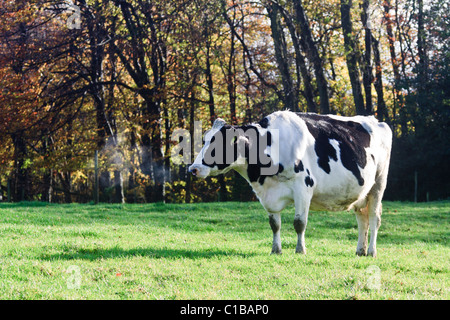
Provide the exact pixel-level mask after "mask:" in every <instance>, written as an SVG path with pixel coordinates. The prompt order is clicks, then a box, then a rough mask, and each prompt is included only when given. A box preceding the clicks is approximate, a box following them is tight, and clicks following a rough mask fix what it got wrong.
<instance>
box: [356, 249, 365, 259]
mask: <svg viewBox="0 0 450 320" xmlns="http://www.w3.org/2000/svg"><path fill="white" fill-rule="evenodd" d="M356 255H357V256H360V257H362V256H367V253H366V250H365V249H363V248H361V249H357V250H356Z"/></svg>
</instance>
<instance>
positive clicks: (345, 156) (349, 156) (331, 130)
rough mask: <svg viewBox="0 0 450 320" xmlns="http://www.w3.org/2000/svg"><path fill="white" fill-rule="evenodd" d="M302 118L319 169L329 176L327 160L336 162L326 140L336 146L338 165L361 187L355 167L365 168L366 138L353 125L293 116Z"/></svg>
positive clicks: (318, 117) (307, 115)
mask: <svg viewBox="0 0 450 320" xmlns="http://www.w3.org/2000/svg"><path fill="white" fill-rule="evenodd" d="M297 115H298V116H299V117H300V118H302V119H303V120H304V121H305V123H306V126H307V127H308V130H309V132H310V133H311V134H312V136H313V137H314V139H315V140H316V142H315V145H314V150H315V151H316V154H317V157H318V160H317V163H318V164H319V167H320V168H322V170H323V171H325V172H326V173H328V174H329V173H330V171H331V168H330V159H332V160H334V161H337V154H336V149H335V148H334V147H333V146H332V145H331V144H330V139H334V140H336V141H338V143H339V149H340V156H341V161H342V165H343V166H344V167H345V168H346V169H347V170H349V171H351V172H352V173H353V175H354V176H355V177H356V179H357V180H358V183H359V185H361V186H362V185H363V184H364V179H363V177H362V176H361V172H360V171H359V168H358V166H359V167H361V168H364V167H365V166H366V164H367V157H366V151H365V148H367V147H369V145H370V134H369V133H368V132H367V130H366V129H364V127H363V126H362V125H361V124H359V123H357V122H354V121H341V120H336V119H333V118H330V117H328V116H323V115H318V114H312V113H297Z"/></svg>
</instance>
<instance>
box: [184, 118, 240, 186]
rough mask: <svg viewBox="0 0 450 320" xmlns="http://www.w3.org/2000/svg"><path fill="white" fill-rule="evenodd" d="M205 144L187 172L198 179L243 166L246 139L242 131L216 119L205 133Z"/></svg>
mask: <svg viewBox="0 0 450 320" xmlns="http://www.w3.org/2000/svg"><path fill="white" fill-rule="evenodd" d="M204 139H205V144H204V146H203V148H202V150H201V151H200V153H199V154H198V155H197V157H196V159H195V161H194V163H193V164H192V165H191V166H190V167H189V172H191V173H192V174H193V175H194V176H197V177H199V178H205V177H207V176H210V175H211V176H216V175H218V174H221V173H226V172H228V171H229V170H231V169H233V168H236V167H237V166H239V165H245V149H246V148H247V147H246V146H247V145H248V138H247V137H246V136H245V135H244V132H243V130H242V129H240V128H237V127H233V126H230V125H227V124H225V121H224V120H223V119H220V118H218V119H216V121H214V124H213V126H212V128H211V130H209V131H207V132H206V133H205V137H204Z"/></svg>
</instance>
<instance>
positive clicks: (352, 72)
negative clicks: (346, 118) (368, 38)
mask: <svg viewBox="0 0 450 320" xmlns="http://www.w3.org/2000/svg"><path fill="white" fill-rule="evenodd" d="M351 7H352V1H351V0H341V8H340V9H341V23H342V31H343V33H344V44H345V52H346V60H347V69H348V74H349V77H350V83H351V85H352V91H353V100H354V102H355V108H356V113H357V114H363V115H364V114H366V109H365V107H364V98H363V95H362V89H361V80H360V78H359V69H358V59H357V48H356V42H355V40H354V38H353V37H354V36H353V27H352V20H351V13H350V11H351Z"/></svg>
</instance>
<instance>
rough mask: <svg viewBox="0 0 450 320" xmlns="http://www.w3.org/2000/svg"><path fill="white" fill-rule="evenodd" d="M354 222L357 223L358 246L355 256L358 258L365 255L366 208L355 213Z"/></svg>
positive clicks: (367, 230)
mask: <svg viewBox="0 0 450 320" xmlns="http://www.w3.org/2000/svg"><path fill="white" fill-rule="evenodd" d="M356 221H358V245H357V246H356V254H357V255H358V256H365V255H367V236H368V234H369V215H368V207H367V206H366V207H365V208H363V209H361V211H359V210H357V211H356Z"/></svg>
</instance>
